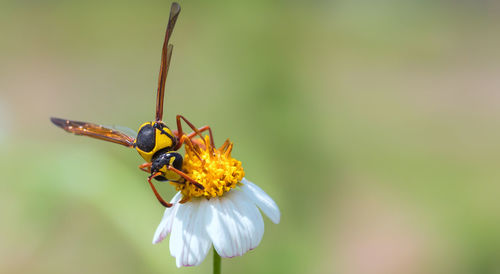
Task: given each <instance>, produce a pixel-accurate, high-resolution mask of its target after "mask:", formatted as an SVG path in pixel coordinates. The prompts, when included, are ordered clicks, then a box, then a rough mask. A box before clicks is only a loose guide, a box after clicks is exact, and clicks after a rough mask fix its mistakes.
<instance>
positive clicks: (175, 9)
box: [156, 2, 181, 121]
mask: <svg viewBox="0 0 500 274" xmlns="http://www.w3.org/2000/svg"><path fill="white" fill-rule="evenodd" d="M180 12H181V6H180V5H179V4H178V3H176V2H174V3H172V6H171V7H170V17H169V19H168V25H167V30H166V32H165V40H164V41H163V48H162V52H161V65H160V76H159V78H158V91H157V93H156V121H161V120H162V118H163V101H164V97H165V81H166V80H167V74H168V68H169V66H170V59H172V49H173V46H172V45H171V44H168V41H169V40H170V36H171V35H172V32H173V31H174V26H175V22H176V21H177V17H178V16H179V13H180Z"/></svg>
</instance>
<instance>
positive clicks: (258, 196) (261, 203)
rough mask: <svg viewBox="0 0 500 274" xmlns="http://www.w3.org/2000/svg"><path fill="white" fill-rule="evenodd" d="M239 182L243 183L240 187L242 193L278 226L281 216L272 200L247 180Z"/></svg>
mask: <svg viewBox="0 0 500 274" xmlns="http://www.w3.org/2000/svg"><path fill="white" fill-rule="evenodd" d="M241 182H242V183H243V186H241V190H242V191H243V193H244V194H245V195H246V196H247V197H248V198H250V199H251V200H252V201H253V202H254V203H255V204H256V205H257V206H258V207H259V208H260V210H262V212H264V214H266V216H267V217H269V219H271V221H272V222H273V223H275V224H278V223H279V222H280V215H281V214H280V209H279V208H278V205H276V203H275V202H274V201H273V199H271V197H269V195H267V193H265V192H264V190H262V189H261V188H260V187H258V186H257V185H256V184H254V183H252V182H250V181H248V180H247V179H245V178H243V180H241Z"/></svg>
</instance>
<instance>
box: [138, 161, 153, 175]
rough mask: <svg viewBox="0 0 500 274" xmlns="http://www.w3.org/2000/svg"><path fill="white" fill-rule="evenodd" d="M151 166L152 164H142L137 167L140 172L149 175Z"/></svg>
mask: <svg viewBox="0 0 500 274" xmlns="http://www.w3.org/2000/svg"><path fill="white" fill-rule="evenodd" d="M151 165H152V163H144V164H142V165H140V166H139V169H140V170H142V171H145V172H147V173H151Z"/></svg>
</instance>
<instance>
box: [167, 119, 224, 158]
mask: <svg viewBox="0 0 500 274" xmlns="http://www.w3.org/2000/svg"><path fill="white" fill-rule="evenodd" d="M181 119H182V120H184V122H185V123H186V124H188V126H189V127H190V128H191V129H192V130H193V131H194V132H193V133H191V134H189V135H187V136H188V138H189V139H192V138H193V137H194V136H195V135H198V136H199V137H200V138H201V139H202V140H203V141H204V140H205V139H203V135H201V133H202V132H203V131H206V130H208V133H209V136H210V144H211V145H212V147H215V145H214V136H213V134H212V129H211V128H210V127H209V126H204V127H201V128H199V129H198V128H196V127H195V126H194V125H193V124H192V123H191V122H189V121H188V120H187V119H186V118H184V116H182V115H177V116H176V120H177V136H178V137H179V139H181V140H180V141H179V144H177V146H176V150H177V149H179V148H180V147H181V146H182V142H183V140H182V136H183V135H184V132H183V131H182V124H181Z"/></svg>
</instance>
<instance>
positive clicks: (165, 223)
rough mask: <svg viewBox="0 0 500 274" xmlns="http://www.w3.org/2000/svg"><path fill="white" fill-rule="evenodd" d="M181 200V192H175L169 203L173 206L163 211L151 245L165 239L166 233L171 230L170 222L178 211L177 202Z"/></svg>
mask: <svg viewBox="0 0 500 274" xmlns="http://www.w3.org/2000/svg"><path fill="white" fill-rule="evenodd" d="M181 198H182V195H181V192H180V191H179V192H177V194H175V196H174V197H173V198H172V200H171V201H170V203H172V204H174V205H173V206H172V207H170V208H166V209H165V213H163V218H162V219H161V222H160V224H159V225H158V228H156V232H155V235H154V236H153V244H157V243H159V242H161V241H163V239H165V237H167V235H168V233H170V231H171V230H172V222H173V220H174V216H175V214H176V212H177V210H178V209H179V204H178V202H179V201H180V199H181Z"/></svg>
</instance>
